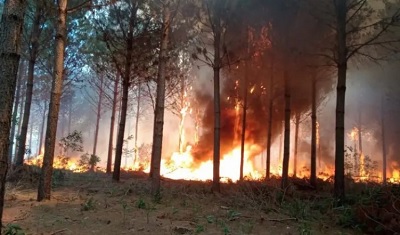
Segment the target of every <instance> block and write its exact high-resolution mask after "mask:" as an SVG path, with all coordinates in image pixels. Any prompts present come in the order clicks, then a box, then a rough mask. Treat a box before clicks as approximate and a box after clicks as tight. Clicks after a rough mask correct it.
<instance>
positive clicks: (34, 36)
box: [15, 3, 42, 167]
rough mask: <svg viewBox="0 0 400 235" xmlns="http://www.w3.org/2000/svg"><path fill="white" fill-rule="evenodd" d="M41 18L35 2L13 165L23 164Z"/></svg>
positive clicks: (40, 12) (40, 11) (38, 6)
mask: <svg viewBox="0 0 400 235" xmlns="http://www.w3.org/2000/svg"><path fill="white" fill-rule="evenodd" d="M41 19H42V9H41V4H39V3H37V6H36V9H35V16H34V19H33V25H32V32H31V39H30V48H31V49H30V58H29V67H28V79H27V82H26V91H25V92H26V93H25V94H26V95H25V107H24V117H23V119H22V127H21V133H20V136H19V140H18V141H19V144H18V153H17V156H16V161H15V165H16V166H17V167H18V166H22V165H23V164H24V156H25V151H26V136H27V133H28V125H29V117H30V114H31V105H32V95H33V78H34V76H35V64H36V58H37V54H38V51H39V36H40V22H41Z"/></svg>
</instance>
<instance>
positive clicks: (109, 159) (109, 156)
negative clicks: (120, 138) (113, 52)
mask: <svg viewBox="0 0 400 235" xmlns="http://www.w3.org/2000/svg"><path fill="white" fill-rule="evenodd" d="M118 83H119V73H117V75H116V78H115V81H114V93H113V103H112V109H111V123H110V138H109V141H108V154H107V168H106V173H107V174H110V173H111V165H112V152H113V143H114V125H115V113H116V110H117V102H118Z"/></svg>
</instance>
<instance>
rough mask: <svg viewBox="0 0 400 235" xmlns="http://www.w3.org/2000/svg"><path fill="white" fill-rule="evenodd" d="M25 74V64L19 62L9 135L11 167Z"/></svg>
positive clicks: (9, 161)
mask: <svg viewBox="0 0 400 235" xmlns="http://www.w3.org/2000/svg"><path fill="white" fill-rule="evenodd" d="M24 74H25V63H24V61H23V60H21V62H20V64H19V71H18V79H17V91H16V94H15V105H14V111H13V115H12V124H11V134H10V147H9V149H8V152H9V157H8V163H9V164H10V165H11V164H12V157H13V151H14V148H13V146H14V141H15V129H16V128H17V125H18V121H17V116H18V107H19V100H20V91H21V86H22V82H21V81H22V76H23V75H24Z"/></svg>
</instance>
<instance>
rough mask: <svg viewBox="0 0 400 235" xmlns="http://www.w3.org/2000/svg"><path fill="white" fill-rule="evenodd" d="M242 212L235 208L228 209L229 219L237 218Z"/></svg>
mask: <svg viewBox="0 0 400 235" xmlns="http://www.w3.org/2000/svg"><path fill="white" fill-rule="evenodd" d="M240 215H241V213H240V212H237V211H235V210H228V215H227V216H228V220H229V221H232V220H236V219H238V218H239V217H240Z"/></svg>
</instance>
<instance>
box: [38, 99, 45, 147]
mask: <svg viewBox="0 0 400 235" xmlns="http://www.w3.org/2000/svg"><path fill="white" fill-rule="evenodd" d="M46 107H47V102H46V101H44V104H43V118H42V125H41V127H40V140H39V151H38V155H41V154H42V146H43V135H44V128H45V123H46Z"/></svg>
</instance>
